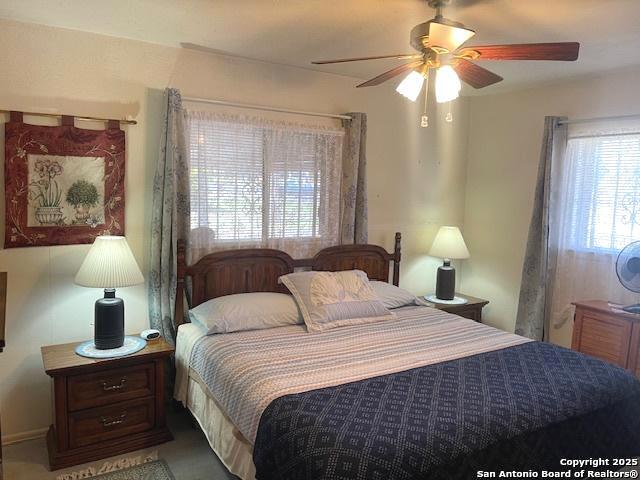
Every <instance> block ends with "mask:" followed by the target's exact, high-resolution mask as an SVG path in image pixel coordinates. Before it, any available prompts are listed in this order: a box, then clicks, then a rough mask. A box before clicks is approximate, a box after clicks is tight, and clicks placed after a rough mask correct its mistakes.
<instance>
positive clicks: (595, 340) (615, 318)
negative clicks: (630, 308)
mask: <svg viewBox="0 0 640 480" xmlns="http://www.w3.org/2000/svg"><path fill="white" fill-rule="evenodd" d="M574 305H575V306H576V314H575V323H574V325H573V339H572V342H571V348H572V349H573V350H577V351H578V352H582V353H586V354H587V355H591V356H593V357H597V358H600V359H601V360H605V361H607V362H611V363H613V364H616V365H618V366H620V367H622V368H626V369H627V370H629V371H631V372H633V373H634V374H635V375H636V376H638V377H640V315H634V314H631V313H626V312H620V311H618V310H614V309H612V308H611V307H610V306H609V304H608V303H607V302H605V301H602V300H590V301H585V302H576V303H574Z"/></svg>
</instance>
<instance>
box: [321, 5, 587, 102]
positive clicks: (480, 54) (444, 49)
mask: <svg viewBox="0 0 640 480" xmlns="http://www.w3.org/2000/svg"><path fill="white" fill-rule="evenodd" d="M427 3H428V4H429V6H430V7H432V8H434V9H435V10H436V16H435V18H433V19H432V20H429V21H427V22H424V23H421V24H419V25H416V26H415V27H413V29H412V30H411V35H410V44H411V46H412V47H413V48H415V49H416V50H417V51H418V53H409V54H404V55H379V56H373V57H361V58H344V59H338V60H320V61H315V62H312V63H313V64H315V65H323V64H330V63H346V62H358V61H362V60H378V59H382V58H396V59H400V60H410V61H409V62H408V63H405V64H403V65H400V66H398V67H395V68H392V69H391V70H389V71H387V72H384V73H382V74H381V75H378V76H377V77H375V78H372V79H371V80H367V81H366V82H364V83H361V84H360V85H358V88H361V87H372V86H374V85H380V84H381V83H384V82H386V81H387V80H390V79H391V78H394V77H396V76H398V75H401V74H403V73H406V72H410V73H409V74H408V75H407V76H406V77H405V79H404V80H403V81H402V82H401V83H400V85H398V88H397V89H396V90H397V91H398V93H400V94H402V95H404V96H405V97H407V98H409V99H410V100H411V101H415V100H416V99H417V98H418V96H419V95H420V92H421V91H422V87H423V84H424V82H425V80H426V79H428V76H429V70H430V69H435V70H436V100H437V101H438V102H439V103H443V102H448V101H451V100H454V99H455V98H457V97H458V95H459V91H460V89H461V87H462V85H461V83H460V80H462V81H463V82H465V83H468V84H469V85H471V86H472V87H474V88H484V87H487V86H489V85H493V84H494V83H498V82H500V81H502V80H503V78H502V77H501V76H499V75H497V74H495V73H493V72H491V71H490V70H487V69H486V68H483V67H481V66H479V65H477V64H475V63H473V61H478V60H563V61H574V60H577V58H578V52H579V50H580V44H579V43H577V42H563V43H526V44H514V45H483V46H471V47H464V48H461V47H462V45H463V44H464V43H465V42H467V41H468V40H469V39H470V38H471V37H473V36H474V35H475V32H474V31H473V30H470V29H469V28H466V27H465V26H464V25H463V24H462V23H460V22H455V21H453V20H449V19H448V18H445V17H444V16H443V14H442V10H443V8H444V7H445V6H447V5H449V4H450V3H451V0H427ZM425 105H426V99H425Z"/></svg>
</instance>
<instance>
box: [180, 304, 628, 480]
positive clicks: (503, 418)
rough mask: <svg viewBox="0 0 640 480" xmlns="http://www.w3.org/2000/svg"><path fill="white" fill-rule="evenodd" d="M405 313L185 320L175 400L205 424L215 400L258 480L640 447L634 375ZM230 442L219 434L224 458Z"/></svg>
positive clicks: (465, 471)
mask: <svg viewBox="0 0 640 480" xmlns="http://www.w3.org/2000/svg"><path fill="white" fill-rule="evenodd" d="M395 312H396V314H397V319H396V320H391V321H385V322H380V323H373V324H365V325H356V326H352V327H342V328H337V329H334V330H330V331H328V332H324V333H321V334H310V333H307V332H306V330H305V328H304V326H289V327H280V328H273V329H269V330H259V331H251V332H236V333H231V334H222V335H211V336H205V335H204V332H203V331H202V330H201V329H199V328H197V327H196V326H194V325H187V326H182V327H181V328H180V330H179V333H178V341H177V350H176V363H177V373H178V376H177V380H176V398H177V399H178V400H181V401H183V403H185V404H186V405H191V406H190V409H191V410H192V411H194V414H195V415H196V418H198V416H200V418H199V421H200V424H201V425H205V426H206V423H207V419H206V418H204V416H205V414H203V412H204V411H205V410H206V409H202V408H200V409H199V410H198V408H197V406H195V404H194V401H193V399H189V395H190V392H192V393H191V395H192V396H193V392H196V393H197V394H198V395H199V396H200V397H201V399H200V400H198V402H195V403H202V402H203V401H204V400H202V399H203V398H205V397H206V401H207V402H208V403H207V405H209V406H210V407H209V410H210V411H215V412H217V413H216V416H217V417H220V418H221V422H222V424H224V425H225V429H226V430H225V431H227V432H231V434H227V435H226V437H227V438H226V440H228V442H229V445H226V446H225V447H224V448H225V449H226V450H229V451H233V450H236V451H238V452H242V455H240V456H239V455H237V454H236V457H238V458H240V457H242V462H240V464H241V468H242V469H243V470H244V471H249V469H247V468H246V467H247V462H248V461H249V460H248V458H247V457H248V455H249V453H250V452H251V453H252V454H253V459H254V463H255V466H256V468H257V475H256V477H257V478H258V479H260V480H262V479H271V478H273V479H276V478H309V479H311V478H318V479H323V478H326V479H329V478H336V477H340V478H345V479H350V478H353V479H356V478H407V479H411V478H427V476H428V477H429V478H469V476H470V475H471V476H473V477H475V473H476V472H477V470H478V468H479V467H481V466H483V465H486V466H487V468H488V467H490V466H492V465H493V466H494V467H496V468H497V467H499V466H504V467H508V466H510V465H511V466H513V467H514V468H515V467H518V466H520V467H522V468H524V467H527V468H529V467H532V466H533V467H536V466H540V465H547V464H550V465H551V466H550V467H549V468H551V467H552V466H553V464H554V462H556V461H557V459H558V455H560V454H562V455H569V456H571V455H577V456H575V457H573V458H583V457H584V456H586V457H589V456H598V455H601V456H608V455H609V456H610V455H631V454H634V455H638V453H640V452H636V453H633V452H632V450H633V449H634V448H636V449H637V448H638V446H639V445H640V437H639V435H640V433H638V432H640V424H638V422H639V420H638V419H640V411H639V406H640V398H639V397H638V395H639V387H638V385H639V383H638V382H637V380H635V379H634V378H633V377H632V376H631V375H629V374H628V373H627V372H625V371H623V370H621V369H619V368H617V367H613V366H610V365H608V364H605V363H603V362H600V361H598V360H595V359H592V358H589V357H586V356H584V355H581V354H578V353H576V352H572V351H570V350H566V349H562V348H560V347H556V346H553V345H549V344H542V343H539V342H531V341H530V340H528V339H525V338H523V337H519V336H517V335H513V334H509V333H505V332H502V331H499V330H496V329H494V328H492V327H489V326H486V325H482V324H478V323H476V322H473V321H470V320H466V319H463V318H461V317H458V316H454V315H450V314H447V313H445V312H442V311H439V310H435V309H432V308H428V307H417V306H416V307H405V308H402V309H396V310H395ZM195 385H197V388H195V387H194V386H195ZM203 394H204V397H203ZM190 402H191V403H190ZM196 410H197V411H198V412H196ZM620 425H622V426H620ZM203 428H204V427H203ZM612 428H613V429H614V430H612ZM205 433H206V431H205ZM580 435H583V437H580ZM590 435H591V437H590ZM210 436H213V435H211V434H208V438H209V437H210ZM580 438H585V439H590V440H589V442H584V441H580ZM226 440H225V439H222V438H219V439H218V440H217V442H218V443H217V444H216V443H215V441H213V440H212V439H211V438H210V443H211V444H212V447H213V448H214V450H215V451H216V453H218V455H219V456H220V453H219V450H221V449H223V448H222V444H221V442H224V441H226ZM575 445H579V446H581V447H582V448H575ZM236 447H237V448H236ZM572 449H573V450H572ZM221 458H222V457H221ZM524 459H526V461H525V460H524ZM222 460H223V461H224V462H225V464H227V466H229V461H228V460H227V461H225V459H224V458H222ZM492 461H493V463H492ZM532 462H533V463H532ZM238 468H240V467H237V466H235V470H236V472H234V465H231V468H230V470H231V471H232V472H234V473H237V471H238ZM251 474H252V472H251ZM241 477H243V478H245V477H244V476H243V475H241ZM246 478H249V477H246Z"/></svg>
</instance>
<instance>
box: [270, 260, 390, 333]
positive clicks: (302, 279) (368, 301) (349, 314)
mask: <svg viewBox="0 0 640 480" xmlns="http://www.w3.org/2000/svg"><path fill="white" fill-rule="evenodd" d="M280 282H282V283H283V284H284V285H285V286H286V287H287V288H288V289H289V291H290V292H291V293H292V294H293V298H295V300H296V302H297V303H298V308H300V311H301V312H302V318H303V319H304V323H305V324H306V325H307V330H308V331H309V332H322V331H324V330H328V329H331V328H336V327H342V326H345V325H356V324H359V323H371V322H379V321H382V320H391V319H394V318H395V315H394V314H393V313H391V312H390V311H389V310H388V309H387V308H386V307H385V306H384V304H383V303H382V301H381V300H380V299H379V298H378V296H377V295H376V293H375V292H374V290H373V288H371V284H370V283H369V279H368V278H367V274H366V273H364V272H363V271H360V270H349V271H344V272H296V273H290V274H288V275H283V276H282V277H280Z"/></svg>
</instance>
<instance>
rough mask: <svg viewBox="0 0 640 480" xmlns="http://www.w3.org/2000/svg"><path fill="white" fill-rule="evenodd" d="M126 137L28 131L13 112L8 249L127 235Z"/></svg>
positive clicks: (114, 126)
mask: <svg viewBox="0 0 640 480" xmlns="http://www.w3.org/2000/svg"><path fill="white" fill-rule="evenodd" d="M124 159H125V134H124V131H122V130H120V124H119V123H118V122H109V124H108V128H107V129H106V130H87V129H81V128H76V127H75V126H74V125H73V117H66V116H63V117H62V125H61V126H58V127H49V126H39V125H28V124H26V123H24V122H23V121H22V114H21V113H19V112H12V113H11V119H10V121H9V122H8V123H6V124H5V197H6V204H5V205H6V206H5V209H6V212H5V224H6V226H5V241H4V246H5V248H11V247H34V246H44V245H69V244H78V243H92V242H93V240H94V239H95V237H97V236H98V235H124V170H125V160H124Z"/></svg>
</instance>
